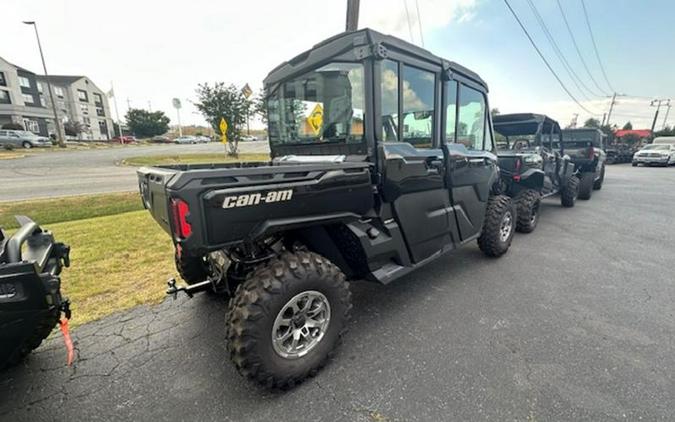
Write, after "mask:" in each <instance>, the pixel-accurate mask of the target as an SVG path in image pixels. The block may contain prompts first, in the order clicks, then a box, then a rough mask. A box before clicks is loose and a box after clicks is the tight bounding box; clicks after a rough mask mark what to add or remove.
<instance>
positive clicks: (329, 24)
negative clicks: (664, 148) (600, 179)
mask: <svg viewBox="0 0 675 422" xmlns="http://www.w3.org/2000/svg"><path fill="white" fill-rule="evenodd" d="M585 1H586V6H587V9H588V14H589V17H590V20H591V25H592V28H593V31H594V34H595V38H596V41H597V45H598V48H599V52H600V59H601V60H602V63H603V64H604V66H605V70H606V74H607V79H608V80H609V83H610V84H611V88H614V89H615V90H616V91H617V92H619V93H621V94H627V95H630V97H619V98H618V103H617V105H616V107H615V111H614V114H613V117H612V123H616V124H619V125H623V124H624V123H625V122H626V121H628V120H630V121H632V122H633V124H634V127H636V128H637V127H649V126H651V119H652V118H653V115H654V114H653V113H654V110H655V109H654V108H651V107H649V102H650V99H652V98H673V99H674V100H675V76H673V75H675V73H674V72H673V69H675V55H673V53H672V48H673V47H672V46H673V42H674V41H675V27H674V26H673V25H672V18H673V16H675V2H672V1H667V0H644V1H641V2H636V1H633V0H615V1H612V2H609V1H608V0H585ZM510 2H511V4H512V5H513V7H514V9H515V10H516V12H517V13H518V15H519V16H520V17H521V19H522V20H523V23H524V25H525V26H526V28H527V29H528V30H529V31H530V33H531V34H532V36H533V38H534V39H535V42H536V43H537V44H538V45H539V47H540V48H541V50H542V51H543V53H544V55H545V56H546V57H547V59H548V60H549V62H550V63H551V65H552V67H553V68H554V70H555V71H556V72H557V73H558V74H559V76H560V78H561V79H562V80H563V82H564V83H565V85H566V86H567V87H568V88H569V89H570V91H571V92H572V94H573V95H574V96H575V97H577V98H578V99H579V100H580V101H581V103H582V105H583V106H584V107H586V108H587V109H588V110H589V111H591V112H594V113H597V114H598V116H597V117H599V118H602V113H605V112H606V111H607V108H608V105H609V100H608V99H607V98H605V97H604V95H605V94H608V93H610V92H611V89H610V86H608V84H607V81H605V79H604V77H603V75H602V73H601V71H600V67H599V65H598V60H597V58H596V57H595V53H594V51H593V48H592V44H591V41H590V37H589V33H588V29H587V27H586V22H585V20H584V15H583V9H582V6H581V0H560V3H561V5H562V8H563V11H564V12H565V14H566V16H567V19H568V21H569V24H570V27H571V30H572V32H573V34H574V36H575V37H576V39H577V43H578V45H579V47H580V52H581V54H582V57H583V58H584V60H585V62H586V64H587V65H588V68H589V71H590V75H589V74H588V73H587V72H586V70H585V69H584V68H583V65H582V62H581V60H580V58H579V56H578V55H577V53H576V51H575V49H574V46H573V44H572V41H571V38H570V36H569V33H568V32H567V29H566V27H565V24H564V21H563V20H562V18H561V14H560V9H559V6H558V3H557V0H534V4H536V7H537V9H538V11H539V13H540V15H541V16H542V18H543V20H544V22H545V23H546V25H548V29H549V30H550V33H551V34H552V36H553V38H554V40H555V41H556V42H557V44H558V46H559V48H560V50H561V51H562V53H563V55H564V56H565V57H566V58H567V60H568V62H569V64H570V67H571V68H572V69H573V70H574V71H575V72H576V73H577V75H578V76H579V79H580V81H578V82H577V84H580V86H579V87H577V86H576V84H575V83H574V81H573V80H572V79H571V77H570V75H569V74H568V73H567V72H566V70H565V68H564V67H563V64H562V63H561V62H560V60H559V59H558V58H557V57H556V55H555V53H554V50H553V48H552V47H551V45H550V44H549V42H548V40H547V38H546V37H545V34H544V32H543V31H542V29H541V28H540V27H539V23H538V21H537V20H536V17H535V15H534V13H533V11H532V10H531V8H530V6H529V4H528V1H527V0H510ZM361 3H362V4H361V19H360V27H371V28H373V29H377V30H379V31H382V32H386V33H390V34H393V35H397V36H399V37H401V38H404V39H406V40H409V41H410V40H412V41H413V42H414V43H416V44H420V45H421V44H422V40H423V41H424V45H425V47H426V48H427V49H429V50H431V51H432V52H434V53H436V54H438V55H440V56H443V57H446V58H448V59H450V60H453V61H456V62H458V63H461V64H463V65H465V66H467V67H469V68H471V69H473V70H475V71H476V72H478V73H479V74H480V75H481V76H482V77H483V79H485V80H486V81H487V82H488V84H489V85H490V90H491V93H490V101H491V103H492V104H491V105H492V107H498V108H499V109H500V110H501V112H503V113H504V112H519V111H537V112H542V113H546V114H549V115H551V116H552V117H554V118H556V119H558V120H559V121H560V122H561V123H562V124H563V125H565V124H567V123H568V122H569V121H570V119H571V118H572V115H573V114H574V113H579V115H580V116H579V120H580V121H583V120H584V119H586V118H588V117H591V116H592V115H591V114H589V113H588V112H586V111H584V110H582V109H581V108H580V107H579V106H577V105H576V104H575V103H574V102H572V101H571V100H570V98H569V97H568V96H567V95H566V94H565V92H564V91H563V90H562V89H561V88H560V86H559V85H558V83H557V82H556V80H555V78H554V77H553V76H552V74H551V73H550V72H549V71H548V70H547V69H546V67H545V65H544V64H543V63H542V61H541V59H540V58H539V57H538V56H537V55H536V52H535V51H534V49H533V48H532V46H531V45H530V44H529V42H528V40H527V38H526V37H525V36H524V34H523V33H522V30H521V29H520V27H518V25H517V23H516V22H515V20H514V19H513V16H511V14H510V12H509V11H508V9H507V8H506V6H505V4H504V2H503V1H502V0H418V2H417V3H418V5H419V18H420V19H419V20H420V21H421V23H422V26H421V31H420V26H419V21H418V19H417V18H418V16H417V9H418V7H417V4H416V2H415V0H407V1H405V0H361ZM345 5H346V0H324V1H321V2H318V1H314V0H312V1H310V0H285V1H261V0H246V1H218V2H214V1H206V0H191V1H190V2H166V1H162V2H160V1H147V0H143V1H139V0H134V1H131V0H114V1H112V0H108V1H91V0H3V8H2V9H3V13H2V25H0V40H3V41H2V42H1V43H0V56H2V57H4V58H5V59H7V60H8V61H10V62H13V63H15V64H18V65H21V66H23V67H27V68H29V69H31V70H33V71H36V72H38V71H40V69H41V65H40V58H39V55H38V52H37V46H36V43H35V38H34V34H33V32H32V28H30V27H28V26H26V25H22V24H21V21H22V20H36V21H37V22H38V24H39V29H40V35H41V37H42V43H43V47H44V49H45V56H46V59H47V65H48V70H49V71H50V73H52V74H72V75H82V74H84V75H87V76H89V77H90V78H91V79H92V80H93V81H94V82H95V83H96V84H97V85H99V87H101V88H102V89H105V90H107V89H109V87H110V83H111V81H113V83H114V85H115V92H116V94H117V97H118V101H117V102H118V105H119V108H120V110H119V111H120V114H121V115H123V114H124V113H125V112H126V110H127V104H130V105H131V106H132V107H139V108H147V107H148V105H149V104H151V107H152V109H153V110H163V111H165V112H166V113H167V114H168V115H169V116H170V117H171V118H172V120H175V111H174V110H173V109H172V107H171V99H172V98H174V97H178V98H180V99H181V100H182V101H183V103H184V104H185V108H184V109H183V111H182V113H181V120H182V121H183V122H184V123H197V124H199V123H203V119H202V118H201V116H200V115H198V114H197V113H196V111H195V109H194V107H192V106H191V105H190V100H191V99H194V92H195V88H196V86H197V84H198V83H202V82H215V81H224V82H227V83H234V84H237V85H243V84H244V83H249V84H250V85H251V87H253V88H254V90H257V89H259V88H260V86H261V84H262V79H263V78H264V77H265V75H266V74H267V72H268V71H269V70H271V69H272V68H273V67H275V66H276V65H277V64H279V63H280V62H282V61H284V60H287V59H289V58H291V57H293V56H294V55H296V54H298V53H300V52H302V51H304V50H306V49H307V48H309V47H311V46H312V45H313V44H315V43H316V42H318V41H320V40H322V39H324V38H327V37H329V36H331V35H334V34H335V33H338V32H340V31H341V30H343V27H344V16H345V7H346V6H345ZM406 6H407V13H406ZM408 15H409V16H410V25H409V24H408V22H409V21H408V19H407V16H408ZM591 76H592V78H593V79H591ZM593 80H595V82H593ZM595 83H597V86H596V85H595ZM583 85H586V86H587V87H588V88H589V91H594V92H593V93H591V92H588V91H586V89H585V88H584V86H583ZM593 94H597V96H594V95H593ZM673 104H674V105H675V101H673ZM111 105H112V103H111ZM662 111H665V109H662ZM663 116H664V114H663V113H662V114H661V117H660V118H659V123H658V125H657V127H660V126H661V124H662V122H663ZM668 120H669V124H671V125H672V124H673V123H675V110H674V111H673V113H671V114H670V117H669V119H668Z"/></svg>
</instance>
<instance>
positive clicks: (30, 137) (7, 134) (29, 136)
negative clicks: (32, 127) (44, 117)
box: [0, 129, 52, 149]
mask: <svg viewBox="0 0 675 422" xmlns="http://www.w3.org/2000/svg"><path fill="white" fill-rule="evenodd" d="M7 146H8V147H11V148H25V149H30V148H36V147H51V146H52V141H51V139H49V138H48V137H46V136H40V135H36V134H34V133H33V132H29V131H27V130H9V129H0V147H7Z"/></svg>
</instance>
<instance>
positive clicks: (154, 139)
mask: <svg viewBox="0 0 675 422" xmlns="http://www.w3.org/2000/svg"><path fill="white" fill-rule="evenodd" d="M150 142H156V143H158V144H168V143H171V138H169V137H168V136H164V135H158V136H153V137H152V138H150Z"/></svg>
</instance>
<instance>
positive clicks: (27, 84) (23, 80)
mask: <svg viewBox="0 0 675 422" xmlns="http://www.w3.org/2000/svg"><path fill="white" fill-rule="evenodd" d="M19 85H21V86H22V87H24V88H30V81H29V80H28V78H27V77H25V76H19Z"/></svg>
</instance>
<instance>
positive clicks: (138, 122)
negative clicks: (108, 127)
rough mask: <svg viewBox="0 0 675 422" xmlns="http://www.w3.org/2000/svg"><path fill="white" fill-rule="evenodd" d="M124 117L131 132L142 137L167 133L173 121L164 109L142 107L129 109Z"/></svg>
mask: <svg viewBox="0 0 675 422" xmlns="http://www.w3.org/2000/svg"><path fill="white" fill-rule="evenodd" d="M124 117H125V119H126V120H127V126H128V127H129V130H130V131H131V133H133V134H134V135H136V136H138V137H142V138H145V137H151V136H157V135H163V134H165V133H166V132H168V131H169V122H170V121H171V119H169V118H168V117H166V115H165V114H164V112H163V111H152V112H151V111H148V110H143V109H140V108H131V109H129V111H128V112H127V114H126V116H124Z"/></svg>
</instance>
